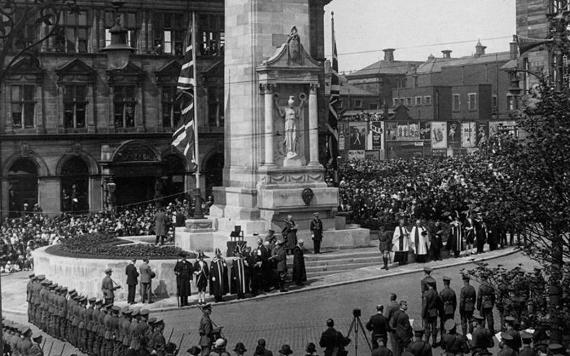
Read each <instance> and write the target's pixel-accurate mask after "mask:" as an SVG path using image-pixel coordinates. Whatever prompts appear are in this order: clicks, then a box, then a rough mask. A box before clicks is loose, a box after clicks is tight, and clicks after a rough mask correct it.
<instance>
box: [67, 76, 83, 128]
mask: <svg viewBox="0 0 570 356" xmlns="http://www.w3.org/2000/svg"><path fill="white" fill-rule="evenodd" d="M86 96H87V87H86V86H85V85H66V86H65V87H64V88H63V125H64V127H65V128H66V129H71V128H74V129H81V128H84V127H85V107H86V106H87V101H86V100H85V98H86Z"/></svg>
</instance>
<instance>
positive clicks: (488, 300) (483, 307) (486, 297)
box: [477, 274, 495, 335]
mask: <svg viewBox="0 0 570 356" xmlns="http://www.w3.org/2000/svg"><path fill="white" fill-rule="evenodd" d="M494 306H495V288H493V286H492V285H491V284H490V283H489V279H488V277H487V276H486V275H485V274H483V275H482V276H481V285H480V286H479V292H478V293H477V310H478V311H479V312H480V313H481V316H482V317H483V318H485V319H486V321H487V325H488V327H489V331H490V332H491V333H492V334H493V335H494V334H495V326H494V325H495V323H494V320H493V307H494ZM483 325H485V323H484V322H483Z"/></svg>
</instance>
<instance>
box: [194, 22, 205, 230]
mask: <svg viewBox="0 0 570 356" xmlns="http://www.w3.org/2000/svg"><path fill="white" fill-rule="evenodd" d="M197 31H198V28H197V26H196V11H192V62H194V65H193V66H192V70H193V71H194V73H193V77H194V95H193V97H194V159H195V162H194V163H195V165H196V172H195V173H194V176H195V177H196V189H195V191H194V218H195V219H203V218H204V214H203V213H202V198H201V194H200V151H199V150H198V148H199V145H198V126H199V125H198V117H199V116H198V70H197V67H198V66H197V63H196V52H197V51H198V48H197V47H196V35H197Z"/></svg>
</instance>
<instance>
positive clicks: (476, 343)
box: [471, 314, 495, 356]
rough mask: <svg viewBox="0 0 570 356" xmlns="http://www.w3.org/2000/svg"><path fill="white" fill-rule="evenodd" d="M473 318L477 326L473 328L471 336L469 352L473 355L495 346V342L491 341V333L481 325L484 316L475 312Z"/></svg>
mask: <svg viewBox="0 0 570 356" xmlns="http://www.w3.org/2000/svg"><path fill="white" fill-rule="evenodd" d="M473 319H474V320H475V323H476V325H477V326H476V327H475V328H474V330H473V333H472V337H471V353H472V354H473V355H474V356H475V355H480V354H482V353H483V352H487V351H488V350H487V349H489V348H492V347H493V346H495V343H494V342H493V334H491V332H490V331H489V329H487V328H485V326H484V325H483V321H484V320H485V318H483V317H482V316H481V315H479V314H476V315H474V316H473Z"/></svg>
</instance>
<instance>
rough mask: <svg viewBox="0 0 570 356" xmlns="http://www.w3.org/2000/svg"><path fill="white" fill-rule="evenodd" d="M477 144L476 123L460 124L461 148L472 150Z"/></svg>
mask: <svg viewBox="0 0 570 356" xmlns="http://www.w3.org/2000/svg"><path fill="white" fill-rule="evenodd" d="M476 144H477V123H475V122H462V123H461V147H464V148H472V147H475V146H476Z"/></svg>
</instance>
